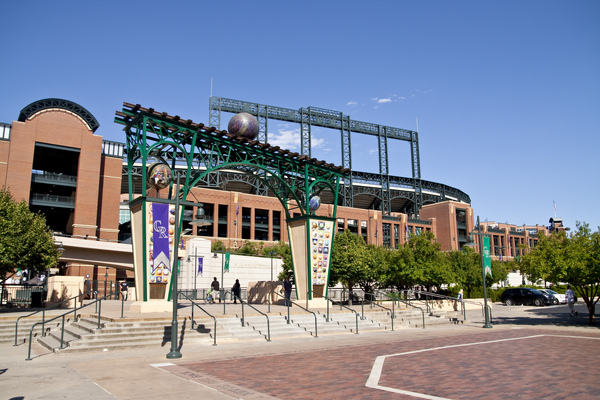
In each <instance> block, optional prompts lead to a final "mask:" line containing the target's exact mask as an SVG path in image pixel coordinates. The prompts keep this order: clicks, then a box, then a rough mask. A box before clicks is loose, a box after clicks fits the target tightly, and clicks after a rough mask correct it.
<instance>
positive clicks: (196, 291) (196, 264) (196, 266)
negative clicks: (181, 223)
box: [187, 247, 198, 300]
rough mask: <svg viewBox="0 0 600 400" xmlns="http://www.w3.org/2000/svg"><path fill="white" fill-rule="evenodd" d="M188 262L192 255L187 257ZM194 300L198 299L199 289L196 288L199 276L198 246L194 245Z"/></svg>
mask: <svg viewBox="0 0 600 400" xmlns="http://www.w3.org/2000/svg"><path fill="white" fill-rule="evenodd" d="M187 261H188V263H189V262H190V256H188V258H187ZM193 265H194V300H198V290H197V289H196V280H197V278H198V248H197V247H194V263H193Z"/></svg>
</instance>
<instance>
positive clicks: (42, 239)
mask: <svg viewBox="0 0 600 400" xmlns="http://www.w3.org/2000/svg"><path fill="white" fill-rule="evenodd" d="M59 257H60V254H59V252H58V250H57V248H56V246H55V245H54V237H53V236H52V231H51V230H50V228H49V227H48V225H46V218H45V217H44V216H43V215H42V214H40V213H37V214H35V213H32V212H31V211H30V210H29V206H28V204H27V203H26V202H25V201H22V202H20V203H17V202H16V201H15V200H14V199H13V197H12V195H11V193H10V191H8V190H7V189H6V188H2V189H1V190H0V274H1V276H7V275H10V274H12V273H13V272H15V271H16V270H25V269H27V270H28V271H29V275H30V276H33V275H34V273H35V272H41V271H45V270H46V269H48V268H52V267H54V266H55V265H56V264H58V258H59Z"/></svg>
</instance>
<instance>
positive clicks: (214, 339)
mask: <svg viewBox="0 0 600 400" xmlns="http://www.w3.org/2000/svg"><path fill="white" fill-rule="evenodd" d="M177 293H178V294H179V296H180V297H181V296H183V297H185V298H186V299H188V300H189V301H191V302H192V324H191V328H190V329H192V330H193V329H194V306H196V307H198V308H199V309H201V310H202V311H204V313H205V314H206V315H208V316H209V317H211V318H212V319H213V322H214V324H215V328H214V333H215V334H214V336H213V346H216V345H217V319H216V318H215V317H214V316H213V315H211V314H210V313H209V312H208V311H206V310H205V309H204V308H202V307H200V304H198V303H196V302H195V301H194V300H192V299H191V298H190V297H189V296H188V295H186V294H185V293H182V292H177Z"/></svg>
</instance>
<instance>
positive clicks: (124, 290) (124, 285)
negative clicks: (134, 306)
mask: <svg viewBox="0 0 600 400" xmlns="http://www.w3.org/2000/svg"><path fill="white" fill-rule="evenodd" d="M119 285H120V286H121V297H122V298H123V300H124V301H127V294H128V292H127V282H126V281H122V282H121V283H120V284H119Z"/></svg>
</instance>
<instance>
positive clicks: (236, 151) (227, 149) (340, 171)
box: [115, 103, 350, 219]
mask: <svg viewBox="0 0 600 400" xmlns="http://www.w3.org/2000/svg"><path fill="white" fill-rule="evenodd" d="M212 120H213V116H211V122H213V121H212ZM115 122H117V123H119V124H122V125H124V126H125V128H124V130H125V133H126V137H127V143H126V153H127V163H128V174H129V176H128V178H129V185H130V190H129V193H130V201H131V200H133V199H132V198H131V196H132V195H133V190H131V189H132V188H131V183H132V181H133V179H132V176H131V174H132V171H134V165H135V164H136V163H141V165H150V164H151V163H153V162H163V163H165V164H167V165H169V166H170V167H171V169H172V170H173V172H174V173H177V171H185V176H183V177H182V178H183V179H182V180H181V186H182V187H181V189H180V192H179V193H178V195H179V196H180V197H181V198H182V199H186V197H187V195H188V193H189V190H190V188H192V187H194V186H196V185H197V184H198V183H199V182H200V181H203V180H205V178H206V177H207V176H208V175H210V174H215V173H216V172H217V171H218V170H223V169H227V170H236V171H239V172H243V173H245V174H249V175H253V176H255V177H257V178H259V180H260V181H261V183H262V184H263V185H264V187H265V188H268V189H269V190H271V191H272V193H273V194H274V195H275V196H276V197H277V198H278V199H279V201H280V202H281V204H282V206H283V207H284V209H285V212H286V217H287V218H288V219H290V218H292V216H293V212H297V213H299V214H300V215H301V216H306V215H308V214H310V212H309V209H308V204H307V203H308V202H305V201H304V200H303V199H308V198H309V196H310V195H312V194H316V195H318V194H320V193H321V192H322V191H323V190H325V189H329V190H331V192H332V193H334V197H335V199H334V202H333V204H334V212H333V215H335V214H336V208H337V203H338V199H337V195H338V193H339V188H340V180H341V179H342V178H344V177H345V176H347V174H348V173H349V172H350V171H349V170H347V169H345V168H343V167H339V166H335V165H333V164H327V163H325V162H324V161H319V160H316V159H311V158H309V157H308V156H307V155H301V154H298V153H294V152H291V151H289V150H285V149H281V148H279V147H278V146H270V145H269V144H268V143H264V142H262V143H261V142H260V141H259V140H248V139H245V138H241V137H237V136H234V135H232V134H229V133H228V132H227V131H220V130H217V129H216V128H214V127H206V126H204V125H203V124H198V123H194V122H192V121H191V120H182V119H181V118H180V117H179V116H174V117H173V116H170V115H168V114H167V113H160V112H156V111H154V109H152V108H150V109H146V108H143V107H141V106H140V105H134V104H130V103H124V104H123V109H122V111H117V112H116V117H115ZM263 124H264V125H263V126H264V129H265V132H266V123H263ZM142 174H143V175H144V176H143V179H142V193H147V189H148V187H147V186H146V181H147V179H146V178H147V177H146V176H145V174H146V170H145V168H144V169H143V171H142ZM265 190H266V189H265ZM169 197H170V198H174V196H173V194H172V193H170V195H169ZM290 200H291V201H290Z"/></svg>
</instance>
